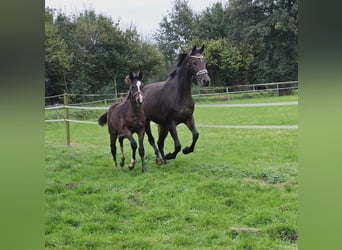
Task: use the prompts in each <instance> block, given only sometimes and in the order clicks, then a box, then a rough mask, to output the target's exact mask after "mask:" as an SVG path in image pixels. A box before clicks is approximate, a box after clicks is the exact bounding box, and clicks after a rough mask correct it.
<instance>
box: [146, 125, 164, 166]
mask: <svg viewBox="0 0 342 250" xmlns="http://www.w3.org/2000/svg"><path fill="white" fill-rule="evenodd" d="M145 132H146V134H147V138H148V142H149V143H150V145H151V146H152V147H153V150H154V153H155V155H156V163H157V164H162V163H163V157H162V155H161V154H160V152H159V150H158V148H157V146H156V143H155V141H154V137H153V135H152V131H151V125H150V121H146V123H145Z"/></svg>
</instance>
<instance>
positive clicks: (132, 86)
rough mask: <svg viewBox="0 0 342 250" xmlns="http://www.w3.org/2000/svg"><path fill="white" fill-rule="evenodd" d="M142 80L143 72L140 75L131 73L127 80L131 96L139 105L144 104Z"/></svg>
mask: <svg viewBox="0 0 342 250" xmlns="http://www.w3.org/2000/svg"><path fill="white" fill-rule="evenodd" d="M142 79H143V73H142V72H141V71H139V73H133V72H130V73H129V74H128V75H127V76H126V78H125V83H126V84H127V85H128V87H129V96H131V97H133V98H134V100H135V102H136V103H137V104H138V105H140V104H142V103H143V102H144V95H143V92H142V89H143V87H144V84H143V83H142Z"/></svg>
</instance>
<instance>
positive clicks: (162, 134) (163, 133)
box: [157, 125, 169, 164]
mask: <svg viewBox="0 0 342 250" xmlns="http://www.w3.org/2000/svg"><path fill="white" fill-rule="evenodd" d="M168 132H169V130H168V128H167V127H166V126H163V125H159V126H158V134H159V137H158V142H157V143H158V149H159V152H160V154H161V156H162V159H163V163H164V164H166V163H167V161H166V158H165V154H164V141H165V138H166V136H167V133H168Z"/></svg>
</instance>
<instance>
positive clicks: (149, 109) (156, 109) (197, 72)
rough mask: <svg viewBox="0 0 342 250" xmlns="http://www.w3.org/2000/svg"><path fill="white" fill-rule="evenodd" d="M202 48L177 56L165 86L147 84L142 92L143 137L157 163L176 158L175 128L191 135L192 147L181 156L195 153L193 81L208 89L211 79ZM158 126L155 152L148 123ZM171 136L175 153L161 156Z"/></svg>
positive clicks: (178, 149)
mask: <svg viewBox="0 0 342 250" xmlns="http://www.w3.org/2000/svg"><path fill="white" fill-rule="evenodd" d="M203 50H204V45H203V46H202V47H201V48H200V49H198V48H197V47H196V45H195V46H194V47H193V48H192V49H191V50H189V51H188V52H186V53H182V54H179V55H178V59H177V66H176V69H175V70H174V71H173V72H172V73H171V74H170V75H169V77H168V78H167V79H166V80H165V81H164V82H157V83H151V84H147V85H146V86H145V88H144V97H145V101H144V103H143V105H142V107H143V110H144V113H145V115H146V134H147V136H148V141H149V143H150V144H151V145H152V147H153V149H154V151H155V154H156V161H157V162H158V163H164V164H165V163H167V161H166V160H169V159H174V158H176V155H177V154H178V152H179V151H180V150H181V144H180V141H179V138H178V135H177V130H176V126H177V125H178V124H180V123H184V124H185V125H186V126H187V127H188V128H189V129H190V131H191V133H192V143H191V145H190V146H189V147H185V148H184V149H183V153H184V154H189V153H191V152H193V151H194V147H195V144H196V141H197V139H198V136H199V133H198V131H197V129H196V127H195V120H194V117H193V112H194V107H195V104H194V101H193V99H192V96H191V82H192V77H193V76H195V77H196V78H197V80H198V81H200V82H201V83H202V85H205V86H208V84H209V82H210V78H209V75H208V71H207V70H206V65H205V62H204V58H203V55H202V53H203ZM151 121H153V122H155V123H157V124H158V129H159V130H158V134H159V137H158V142H157V144H158V149H159V151H158V149H157V147H156V145H155V141H154V138H153V136H152V133H151V127H150V122H151ZM168 132H170V134H171V136H172V138H173V140H174V152H172V153H168V154H167V155H165V154H164V141H165V138H166V136H167V134H168Z"/></svg>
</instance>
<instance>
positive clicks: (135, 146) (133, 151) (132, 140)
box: [125, 129, 137, 170]
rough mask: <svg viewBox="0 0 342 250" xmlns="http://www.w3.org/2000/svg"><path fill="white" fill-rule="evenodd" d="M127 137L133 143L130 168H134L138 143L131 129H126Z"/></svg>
mask: <svg viewBox="0 0 342 250" xmlns="http://www.w3.org/2000/svg"><path fill="white" fill-rule="evenodd" d="M125 137H126V138H127V139H128V140H129V142H130V143H131V148H132V159H131V162H130V163H129V165H128V169H129V170H132V169H133V168H134V165H135V152H136V150H137V143H136V142H135V140H134V138H133V135H132V133H131V131H130V130H129V129H125Z"/></svg>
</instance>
